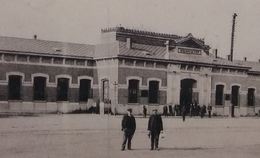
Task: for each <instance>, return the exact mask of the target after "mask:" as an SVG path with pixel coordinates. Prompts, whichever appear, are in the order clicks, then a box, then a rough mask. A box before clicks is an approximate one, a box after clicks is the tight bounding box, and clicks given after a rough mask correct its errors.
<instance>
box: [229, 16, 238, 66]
mask: <svg viewBox="0 0 260 158" xmlns="http://www.w3.org/2000/svg"><path fill="white" fill-rule="evenodd" d="M236 17H237V14H236V13H234V15H233V24H232V33H231V50H230V61H233V50H234V36H235V28H236Z"/></svg>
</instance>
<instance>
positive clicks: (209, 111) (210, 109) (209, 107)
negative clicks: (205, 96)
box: [208, 104, 212, 118]
mask: <svg viewBox="0 0 260 158" xmlns="http://www.w3.org/2000/svg"><path fill="white" fill-rule="evenodd" d="M211 111H212V106H211V104H209V105H208V114H209V118H211Z"/></svg>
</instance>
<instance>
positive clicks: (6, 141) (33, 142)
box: [0, 114, 260, 158]
mask: <svg viewBox="0 0 260 158" xmlns="http://www.w3.org/2000/svg"><path fill="white" fill-rule="evenodd" d="M121 118H122V116H107V115H105V116H98V115H92V114H90V115H87V114H73V115H72V114H70V115H69V114H68V115H41V116H38V117H35V116H34V117H33V116H32V117H29V116H28V117H9V118H0V157H1V158H122V157H124V158H146V157H147V158H148V157H149V158H158V157H163V158H168V157H169V158H184V157H185V158H233V157H234V158H259V156H260V119H259V118H242V117H240V118H211V119H208V118H204V119H200V118H187V120H186V121H185V122H182V120H181V118H178V117H174V118H163V122H164V128H165V131H164V133H165V138H164V139H161V140H160V145H159V146H160V151H150V150H149V139H148V136H147V130H146V128H147V121H148V119H147V118H139V117H138V118H136V121H137V131H136V133H135V135H134V138H133V144H132V148H133V150H131V151H128V150H126V151H120V145H121V141H122V133H121V131H120V123H121Z"/></svg>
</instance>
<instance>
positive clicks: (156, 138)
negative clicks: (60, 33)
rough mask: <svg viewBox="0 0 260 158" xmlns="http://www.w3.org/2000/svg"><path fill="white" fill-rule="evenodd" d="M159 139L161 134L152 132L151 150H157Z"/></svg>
mask: <svg viewBox="0 0 260 158" xmlns="http://www.w3.org/2000/svg"><path fill="white" fill-rule="evenodd" d="M159 137H160V132H158V131H155V132H154V131H152V132H151V135H150V138H151V149H152V150H153V149H157V148H158V145H159Z"/></svg>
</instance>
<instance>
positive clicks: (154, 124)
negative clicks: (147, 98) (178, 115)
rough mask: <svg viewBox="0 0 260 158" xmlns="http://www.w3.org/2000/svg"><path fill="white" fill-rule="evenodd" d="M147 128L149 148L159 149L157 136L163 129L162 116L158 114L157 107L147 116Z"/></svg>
mask: <svg viewBox="0 0 260 158" xmlns="http://www.w3.org/2000/svg"><path fill="white" fill-rule="evenodd" d="M147 129H148V131H149V137H150V139H151V150H154V149H155V150H159V148H158V145H159V137H160V133H161V132H162V131H163V122H162V117H161V115H159V114H158V111H157V109H154V110H153V114H152V115H151V116H150V118H149V122H148V128H147Z"/></svg>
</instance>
